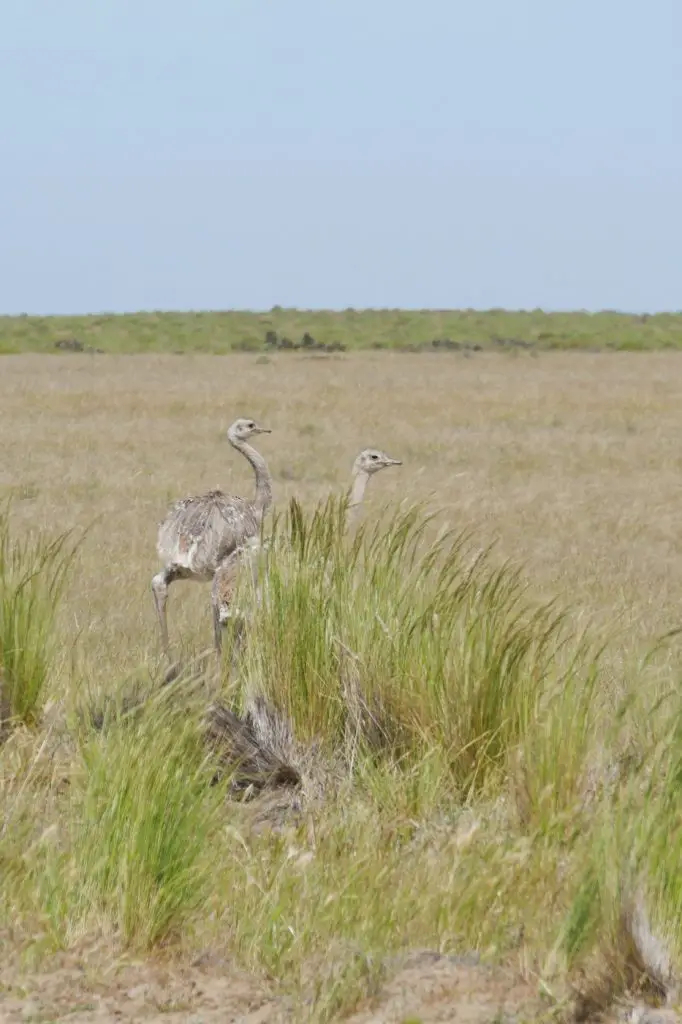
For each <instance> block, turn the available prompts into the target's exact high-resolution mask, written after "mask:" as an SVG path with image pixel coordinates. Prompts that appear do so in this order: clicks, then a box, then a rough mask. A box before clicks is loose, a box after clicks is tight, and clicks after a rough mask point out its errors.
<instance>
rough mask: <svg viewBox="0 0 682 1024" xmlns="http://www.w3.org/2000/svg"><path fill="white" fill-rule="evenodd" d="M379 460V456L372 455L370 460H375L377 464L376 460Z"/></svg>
mask: <svg viewBox="0 0 682 1024" xmlns="http://www.w3.org/2000/svg"><path fill="white" fill-rule="evenodd" d="M378 458H379V456H378V455H370V459H374V461H375V462H376V460H377V459H378Z"/></svg>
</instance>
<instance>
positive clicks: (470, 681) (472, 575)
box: [242, 498, 595, 810]
mask: <svg viewBox="0 0 682 1024" xmlns="http://www.w3.org/2000/svg"><path fill="white" fill-rule="evenodd" d="M436 519H437V517H436V516H434V515H428V514H426V513H425V512H424V511H423V510H422V509H421V508H420V507H419V506H414V507H407V508H406V507H401V508H399V509H398V510H396V511H393V512H389V513H387V514H386V515H384V516H383V517H381V518H380V519H379V520H375V521H373V522H372V523H369V522H367V521H366V522H365V523H363V524H361V525H360V526H359V527H358V528H357V529H355V531H352V530H351V528H350V527H349V524H348V523H347V517H346V505H345V501H343V500H339V499H335V498H332V499H329V501H328V502H327V503H326V504H323V505H321V506H319V507H318V508H317V509H315V510H314V511H312V512H310V513H304V511H303V510H302V509H301V507H300V506H299V505H298V504H297V503H296V502H295V501H294V502H292V504H291V506H290V508H289V510H288V513H287V514H286V515H284V516H281V517H280V518H279V519H277V520H276V521H275V523H274V526H273V537H272V541H271V546H270V553H269V556H268V563H267V568H266V570H265V572H264V574H263V577H262V578H263V583H262V586H261V598H260V600H261V605H260V607H259V609H258V612H257V614H255V615H254V617H253V622H252V627H251V630H250V639H249V643H248V648H247V650H246V652H245V654H244V663H243V676H242V687H243V697H244V699H248V694H253V693H254V692H259V693H262V694H264V695H265V696H266V697H267V698H268V699H269V700H270V701H271V703H272V704H274V706H275V707H276V708H277V709H278V710H279V711H280V712H281V713H282V714H284V715H285V716H287V717H288V718H289V719H290V721H291V722H292V724H293V726H294V729H295V733H296V735H297V737H299V738H300V739H302V740H308V741H309V740H313V739H314V740H317V741H319V742H321V743H322V744H323V745H324V746H326V748H327V749H328V750H334V751H339V750H340V749H343V750H344V751H345V754H346V756H347V759H348V761H349V763H351V764H358V765H360V764H364V765H365V766H366V765H367V764H368V763H371V764H374V765H382V766H383V767H384V768H385V767H387V766H390V768H391V769H392V770H397V771H400V772H402V773H404V775H405V777H407V775H409V774H411V773H414V771H415V770H416V768H417V766H420V771H422V770H423V769H424V766H425V765H427V764H429V765H430V766H431V768H432V769H433V766H434V765H436V766H437V769H436V770H437V774H438V775H439V777H440V779H441V782H442V784H443V785H444V786H446V787H447V789H448V790H449V791H450V792H451V793H453V794H456V795H457V799H462V797H463V796H465V795H466V794H471V793H474V792H482V791H485V790H486V789H488V788H489V787H493V789H499V788H500V786H501V785H503V784H506V783H507V782H509V780H510V779H511V778H515V779H516V780H517V782H518V784H519V785H520V786H521V788H522V789H523V791H524V799H525V800H526V802H527V803H529V805H533V806H536V807H537V806H539V805H540V803H542V802H543V801H545V800H546V798H547V792H548V791H549V790H551V788H552V786H553V785H554V784H555V783H556V784H557V786H558V790H557V792H558V793H559V794H562V795H563V796H562V799H566V800H569V801H570V800H573V799H574V798H575V795H576V791H577V788H578V787H579V785H580V781H581V776H582V771H583V769H584V760H585V757H586V747H587V744H588V742H589V737H590V735H591V733H593V731H594V728H593V727H594V721H595V700H594V678H595V672H594V660H593V657H594V656H593V655H592V654H591V653H590V651H589V650H588V649H587V647H586V646H585V645H581V644H580V643H579V642H577V641H574V642H573V648H572V649H570V650H569V648H568V647H567V638H566V631H565V630H564V619H563V616H562V615H561V614H560V613H558V612H557V611H556V609H555V608H554V607H553V606H552V605H544V606H541V607H535V606H533V604H532V602H531V601H530V600H529V598H528V595H527V593H526V588H525V585H524V583H523V581H522V579H521V577H520V574H519V573H518V571H516V570H515V569H513V568H512V567H511V566H509V565H507V564H504V565H497V564H495V562H494V560H493V557H492V553H491V551H490V549H486V550H483V551H480V550H476V549H475V548H474V547H473V545H472V540H471V536H470V535H468V534H467V533H462V532H457V531H453V530H441V531H440V532H436ZM529 763H532V766H533V772H532V774H531V775H529V774H528V772H527V770H526V767H524V766H528V764H529ZM536 764H537V765H539V766H540V770H539V773H538V772H537V771H536V768H535V766H536ZM569 791H570V793H569ZM559 802H560V798H559V797H556V796H554V797H553V798H552V807H553V810H556V807H557V804H558V803H559Z"/></svg>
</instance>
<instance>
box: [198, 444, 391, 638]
mask: <svg viewBox="0 0 682 1024" xmlns="http://www.w3.org/2000/svg"><path fill="white" fill-rule="evenodd" d="M389 466H402V462H401V460H400V459H392V458H391V456H390V455H387V454H386V452H382V451H381V450H380V449H379V448H363V450H362V451H361V452H360V454H359V455H358V456H357V457H356V459H355V461H354V462H353V468H352V472H351V487H350V494H349V498H348V508H349V511H350V513H351V515H357V512H358V509H359V507H360V505H361V504H362V501H363V498H364V496H365V490H366V489H367V484H368V482H369V479H370V477H372V476H374V474H375V473H378V472H379V470H381V469H387V468H388V467H389ZM259 540H260V538H258V537H250V538H248V539H247V541H246V542H245V543H244V544H241V545H239V546H238V547H236V548H234V549H233V550H232V551H231V552H230V553H229V554H228V555H227V556H226V557H225V559H224V560H223V561H222V562H221V563H220V565H219V566H218V567H217V568H216V571H215V573H214V574H213V583H212V586H211V606H212V609H213V635H214V638H215V648H216V653H217V654H218V656H219V657H220V652H221V644H222V640H221V630H222V627H223V626H225V624H226V623H227V622H228V620H230V619H233V620H235V621H236V624H237V629H238V637H241V631H242V628H243V616H242V613H241V611H240V610H239V609H237V608H235V607H234V598H235V594H236V591H237V586H238V579H239V570H240V568H241V566H242V565H243V563H244V561H245V560H246V561H247V562H250V567H251V572H252V576H253V581H254V585H255V586H256V590H257V591H258V587H257V581H256V571H255V563H254V561H253V558H254V555H255V554H257V552H258V550H259V549H260V547H261V545H260V543H259Z"/></svg>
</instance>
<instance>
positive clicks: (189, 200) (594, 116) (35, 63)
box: [0, 0, 682, 313]
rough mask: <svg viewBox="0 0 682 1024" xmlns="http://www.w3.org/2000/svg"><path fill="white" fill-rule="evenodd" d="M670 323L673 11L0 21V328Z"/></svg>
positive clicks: (300, 12) (508, 9) (377, 5)
mask: <svg viewBox="0 0 682 1024" xmlns="http://www.w3.org/2000/svg"><path fill="white" fill-rule="evenodd" d="M274 304H280V305H284V306H301V307H335V308H343V307H346V306H354V307H357V308H360V307H365V306H403V307H428V306H435V307H441V308H442V307H467V306H472V307H478V308H488V307H492V306H505V307H509V308H533V307H535V306H542V307H544V308H546V309H573V308H588V309H600V308H618V309H627V310H640V311H641V310H649V311H655V310H659V309H679V308H682V3H681V2H680V0H646V2H645V0H466V2H460V0H182V2H179V0H59V2H57V0H5V2H4V3H1V2H0V312H1V313H19V312H28V313H79V312H91V311H104V310H108V311H125V310H137V309H199V308H204V309H205V308H212V309H226V308H242V309H244V308H255V309H266V308H269V307H270V306H272V305H274Z"/></svg>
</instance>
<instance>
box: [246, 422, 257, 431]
mask: <svg viewBox="0 0 682 1024" xmlns="http://www.w3.org/2000/svg"><path fill="white" fill-rule="evenodd" d="M246 425H247V427H248V428H249V430H253V428H254V427H255V426H256V424H255V423H247V424H246Z"/></svg>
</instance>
